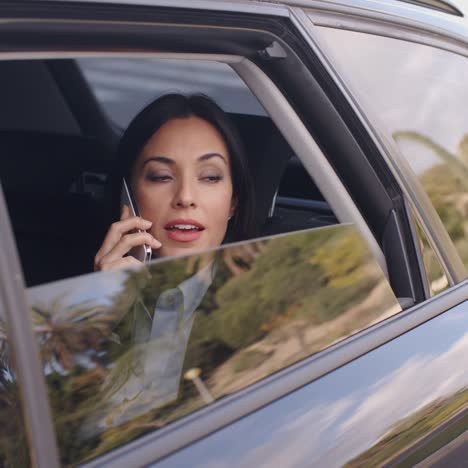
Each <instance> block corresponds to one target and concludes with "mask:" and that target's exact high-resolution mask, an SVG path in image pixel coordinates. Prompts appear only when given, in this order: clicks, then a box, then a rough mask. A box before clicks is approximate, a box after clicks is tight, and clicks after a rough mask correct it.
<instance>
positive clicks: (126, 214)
mask: <svg viewBox="0 0 468 468" xmlns="http://www.w3.org/2000/svg"><path fill="white" fill-rule="evenodd" d="M130 216H131V214H130V207H129V206H128V205H125V204H123V205H122V209H121V210H120V221H123V220H124V219H127V218H130Z"/></svg>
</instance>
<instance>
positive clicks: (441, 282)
mask: <svg viewBox="0 0 468 468" xmlns="http://www.w3.org/2000/svg"><path fill="white" fill-rule="evenodd" d="M412 218H413V223H414V226H415V229H416V238H417V239H418V242H419V249H420V252H421V255H422V260H423V264H424V269H425V272H426V278H427V283H428V287H429V292H430V294H431V296H434V295H435V294H437V293H439V292H441V291H444V290H445V289H447V288H448V280H447V276H446V275H445V272H444V270H443V268H442V265H441V264H440V262H439V259H438V258H437V256H436V254H435V252H434V250H433V249H432V247H431V245H430V244H429V241H428V239H427V236H426V235H425V234H424V232H423V230H422V229H421V226H420V225H419V223H418V222H417V221H416V218H415V216H414V215H413V216H412Z"/></svg>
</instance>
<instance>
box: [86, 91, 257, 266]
mask: <svg viewBox="0 0 468 468" xmlns="http://www.w3.org/2000/svg"><path fill="white" fill-rule="evenodd" d="M122 178H125V179H126V180H127V181H128V182H129V184H130V187H131V189H132V191H133V194H134V197H135V200H136V203H137V205H138V208H139V212H140V215H141V217H136V216H130V213H129V211H128V210H127V209H126V207H124V209H123V210H122V212H121V216H120V220H119V221H116V222H114V223H113V224H112V225H111V227H110V228H109V230H108V232H107V235H106V236H105V239H104V242H103V244H102V245H101V247H100V249H99V251H98V252H97V254H96V257H95V262H94V265H95V270H101V271H105V270H114V269H119V268H125V267H129V266H131V265H135V264H139V263H140V262H139V261H138V260H136V259H135V258H133V257H132V256H128V255H127V253H128V252H129V250H131V249H132V248H133V247H136V246H140V245H144V244H146V245H148V246H150V247H151V248H152V249H153V252H154V254H155V255H157V256H159V257H166V256H172V255H181V254H188V253H193V252H197V251H201V250H205V249H208V248H212V247H217V246H219V245H220V244H221V243H222V242H223V241H225V240H231V241H235V240H240V239H247V238H249V237H253V235H254V216H253V206H254V203H253V189H252V183H251V180H250V173H249V169H248V165H247V161H246V158H245V155H244V151H243V147H242V143H241V140H240V138H239V136H238V133H237V131H236V129H235V127H234V126H233V124H232V123H231V122H230V120H229V118H228V116H227V115H226V114H225V113H224V112H223V111H222V110H221V108H220V107H219V106H218V105H217V104H215V103H214V102H213V101H212V100H210V99H209V98H207V97H206V96H202V95H192V96H188V97H186V96H183V95H180V94H167V95H165V96H162V97H160V98H159V99H157V100H156V101H154V102H153V103H151V104H150V105H149V106H147V107H146V108H145V109H143V111H141V112H140V113H139V114H138V115H137V116H136V117H135V119H134V120H133V121H132V122H131V124H130V125H129V127H128V128H127V130H126V131H125V133H124V135H123V137H122V140H121V143H120V146H119V151H118V155H117V166H116V171H115V173H114V178H113V185H114V190H113V192H114V193H113V199H114V200H115V202H116V204H115V207H114V213H115V218H117V216H118V215H117V213H118V210H120V205H119V204H117V201H118V200H120V192H121V186H122ZM115 218H114V219H115ZM137 230H140V232H138V231H137Z"/></svg>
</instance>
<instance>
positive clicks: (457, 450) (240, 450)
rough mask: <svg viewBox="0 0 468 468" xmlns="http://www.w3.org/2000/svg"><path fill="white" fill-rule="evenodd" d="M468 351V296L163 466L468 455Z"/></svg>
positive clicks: (352, 463)
mask: <svg viewBox="0 0 468 468" xmlns="http://www.w3.org/2000/svg"><path fill="white" fill-rule="evenodd" d="M464 289H465V291H468V284H466V285H465V286H464ZM467 353H468V304H467V303H466V302H465V303H463V304H460V305H458V306H456V307H454V308H453V309H451V310H450V311H448V312H446V313H445V314H442V315H440V316H438V317H435V318H434V319H432V320H430V321H428V322H426V323H425V324H423V325H421V326H420V327H418V328H416V329H414V330H411V331H409V332H407V333H405V334H404V335H402V336H401V337H399V338H397V339H395V340H392V341H391V342H389V343H387V344H385V345H383V346H381V347H380V348H377V349H376V350H374V351H372V352H371V353H368V354H366V355H364V356H362V357H361V358H359V359H356V360H355V361H353V362H351V363H349V364H347V365H346V366H343V367H341V368H339V369H337V370H335V371H334V372H331V373H330V374H328V375H326V376H324V377H322V378H321V379H319V380H317V381H315V382H314V383H313V384H310V385H306V386H304V387H303V388H301V389H299V390H297V391H295V392H293V393H291V394H289V395H288V396H286V397H284V398H281V399H280V400H277V401H276V402H274V403H272V404H270V405H268V406H266V407H265V408H263V409H261V410H259V411H257V412H255V413H253V414H251V415H249V416H247V417H245V418H243V419H241V420H240V421H238V422H237V423H235V424H233V425H230V426H227V427H226V428H224V429H222V430H220V431H218V432H217V433H214V434H212V435H211V436H209V437H207V438H205V439H203V440H201V441H199V442H198V443H196V444H194V445H192V446H190V447H188V448H186V449H184V450H181V451H180V452H178V453H176V454H174V455H172V456H171V457H168V458H167V459H165V460H163V461H161V462H159V463H157V464H156V465H155V466H158V467H161V468H162V467H164V468H169V467H176V466H177V467H178V466H193V467H202V466H203V467H206V466H217V467H224V466H281V467H296V466H297V467H299V466H326V467H332V466H342V465H345V464H349V465H348V466H362V465H363V463H364V462H367V463H369V466H376V465H377V464H379V463H385V464H386V463H397V462H402V461H403V460H407V462H408V463H411V464H415V463H418V462H420V461H421V460H423V459H424V458H426V456H427V455H431V456H432V461H434V462H435V461H436V460H437V463H442V462H443V461H444V460H445V461H447V460H451V463H453V462H454V461H457V462H463V461H464V460H466V457H467V453H468V441H467V438H466V434H463V432H464V431H465V430H466V429H468V364H467V362H466V355H467ZM419 426H424V427H423V428H422V429H420V428H419ZM396 434H398V437H396V439H393V437H388V439H390V441H389V440H386V436H389V435H390V436H394V435H396ZM457 437H459V439H458V440H457V443H454V444H452V446H451V447H450V449H449V450H447V449H444V450H441V451H440V452H438V453H436V452H437V450H439V449H440V448H441V447H443V445H444V444H446V443H448V442H451V441H453V440H456V439H457ZM391 439H393V441H392V440H391ZM452 466H453V465H452ZM460 466H461V465H460Z"/></svg>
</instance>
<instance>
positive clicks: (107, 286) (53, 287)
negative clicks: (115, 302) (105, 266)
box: [27, 271, 128, 308]
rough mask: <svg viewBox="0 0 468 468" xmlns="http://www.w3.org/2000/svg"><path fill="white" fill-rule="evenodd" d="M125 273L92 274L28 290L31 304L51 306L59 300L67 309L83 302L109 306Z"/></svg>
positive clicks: (120, 286)
mask: <svg viewBox="0 0 468 468" xmlns="http://www.w3.org/2000/svg"><path fill="white" fill-rule="evenodd" d="M127 274H128V273H126V272H124V271H112V272H106V273H101V272H97V273H91V274H89V275H83V276H78V277H74V278H70V279H65V280H61V281H56V282H53V283H47V284H45V285H41V286H35V287H33V288H29V289H28V291H27V292H28V298H29V302H30V304H32V305H34V304H38V305H39V304H40V305H42V306H47V305H51V304H52V303H53V301H54V300H56V299H57V298H60V299H61V302H60V303H61V305H62V306H63V307H64V308H65V307H68V306H71V305H75V304H81V303H83V302H88V301H90V302H93V303H95V304H96V305H97V304H100V305H109V304H110V303H111V299H112V296H113V295H114V294H115V293H117V292H119V291H120V289H121V288H122V284H123V282H124V280H125V278H126V277H127Z"/></svg>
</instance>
